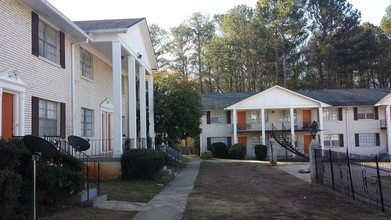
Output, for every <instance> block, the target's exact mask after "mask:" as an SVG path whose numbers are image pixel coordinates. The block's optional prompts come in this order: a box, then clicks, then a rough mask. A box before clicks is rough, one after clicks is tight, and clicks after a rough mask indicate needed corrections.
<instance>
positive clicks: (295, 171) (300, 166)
mask: <svg viewBox="0 0 391 220" xmlns="http://www.w3.org/2000/svg"><path fill="white" fill-rule="evenodd" d="M273 167H274V168H276V169H279V170H281V171H284V172H286V173H288V174H290V175H292V176H295V177H297V178H299V179H302V180H304V181H306V182H309V183H310V182H311V174H310V173H300V172H299V170H308V169H309V167H310V163H309V162H303V163H298V162H292V163H289V162H277V166H273Z"/></svg>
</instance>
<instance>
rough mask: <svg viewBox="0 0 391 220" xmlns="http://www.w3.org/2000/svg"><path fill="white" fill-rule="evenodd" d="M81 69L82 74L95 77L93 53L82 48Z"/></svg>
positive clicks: (90, 77) (91, 77) (89, 77)
mask: <svg viewBox="0 0 391 220" xmlns="http://www.w3.org/2000/svg"><path fill="white" fill-rule="evenodd" d="M80 70H81V75H82V76H84V77H86V78H88V79H93V74H92V55H91V54H90V53H89V52H88V51H86V50H84V49H82V48H81V49H80Z"/></svg>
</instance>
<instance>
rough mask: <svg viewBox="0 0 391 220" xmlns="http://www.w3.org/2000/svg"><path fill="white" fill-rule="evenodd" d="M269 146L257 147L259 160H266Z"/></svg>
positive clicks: (256, 154)
mask: <svg viewBox="0 0 391 220" xmlns="http://www.w3.org/2000/svg"><path fill="white" fill-rule="evenodd" d="M266 156H267V146H266V145H255V157H256V158H257V160H266Z"/></svg>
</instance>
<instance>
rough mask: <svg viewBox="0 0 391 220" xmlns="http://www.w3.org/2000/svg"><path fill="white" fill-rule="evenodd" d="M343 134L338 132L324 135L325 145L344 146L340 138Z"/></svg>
mask: <svg viewBox="0 0 391 220" xmlns="http://www.w3.org/2000/svg"><path fill="white" fill-rule="evenodd" d="M340 137H341V135H338V134H326V135H324V146H325V147H343V146H341V141H343V140H340Z"/></svg>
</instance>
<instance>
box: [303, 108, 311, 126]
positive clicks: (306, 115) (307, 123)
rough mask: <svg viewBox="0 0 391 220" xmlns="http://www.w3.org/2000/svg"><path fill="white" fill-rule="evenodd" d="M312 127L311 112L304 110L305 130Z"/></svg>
mask: <svg viewBox="0 0 391 220" xmlns="http://www.w3.org/2000/svg"><path fill="white" fill-rule="evenodd" d="M310 125H311V110H303V128H308V127H309V126H310Z"/></svg>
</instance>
